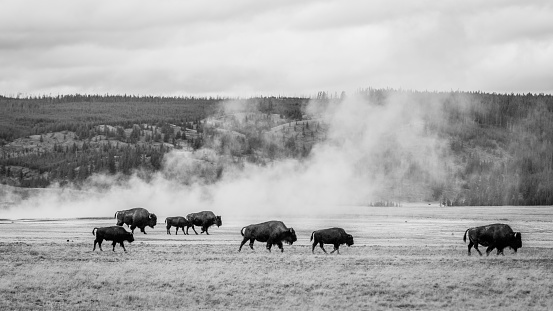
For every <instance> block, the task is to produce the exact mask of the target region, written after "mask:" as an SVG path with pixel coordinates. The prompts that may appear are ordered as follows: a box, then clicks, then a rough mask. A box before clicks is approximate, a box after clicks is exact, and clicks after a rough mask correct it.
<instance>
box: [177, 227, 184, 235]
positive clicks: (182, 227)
mask: <svg viewBox="0 0 553 311" xmlns="http://www.w3.org/2000/svg"><path fill="white" fill-rule="evenodd" d="M181 229H182V234H184V226H182V227H181ZM177 231H179V230H177Z"/></svg>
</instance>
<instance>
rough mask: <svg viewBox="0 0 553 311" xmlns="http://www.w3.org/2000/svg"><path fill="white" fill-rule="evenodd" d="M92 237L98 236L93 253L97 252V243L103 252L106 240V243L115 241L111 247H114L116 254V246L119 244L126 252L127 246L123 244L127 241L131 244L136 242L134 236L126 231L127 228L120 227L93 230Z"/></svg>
mask: <svg viewBox="0 0 553 311" xmlns="http://www.w3.org/2000/svg"><path fill="white" fill-rule="evenodd" d="M94 230H96V234H94ZM92 235H95V236H96V239H94V248H93V249H92V251H95V250H96V243H98V247H100V250H101V251H102V250H103V249H102V242H103V241H104V240H106V241H113V243H111V245H113V251H114V252H115V244H117V243H119V245H121V247H122V248H123V250H124V251H125V252H126V251H127V250H126V249H125V245H124V244H123V242H124V241H127V242H129V243H132V241H134V236H133V234H132V233H130V232H128V231H127V230H125V228H122V227H118V226H111V227H103V228H94V229H92Z"/></svg>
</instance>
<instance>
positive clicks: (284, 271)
mask: <svg viewBox="0 0 553 311" xmlns="http://www.w3.org/2000/svg"><path fill="white" fill-rule="evenodd" d="M360 210H363V211H364V212H363V213H361V214H360V213H359V212H356V213H355V214H347V213H342V214H341V215H340V216H339V218H332V217H328V218H321V217H319V218H317V219H313V218H311V217H302V218H295V219H294V221H292V219H290V220H286V223H290V222H291V223H293V225H294V228H295V229H296V232H297V234H298V241H297V242H296V243H295V244H294V245H292V246H288V245H285V250H284V253H280V252H275V251H273V252H272V253H268V252H267V251H266V250H265V248H264V247H263V245H256V249H255V251H251V250H250V249H249V248H247V249H244V250H242V252H241V253H238V252H237V249H238V246H239V243H240V240H241V236H240V228H241V226H242V225H244V224H248V223H250V219H240V218H233V219H232V220H231V221H228V222H226V224H225V225H224V226H222V227H221V228H217V230H216V231H214V232H213V233H212V234H211V235H210V236H206V235H200V236H196V235H191V236H184V235H178V236H177V235H170V236H169V235H167V234H166V232H165V231H166V230H165V228H164V227H163V226H159V227H156V228H155V229H153V230H150V231H149V232H148V235H142V234H139V235H136V236H135V239H136V240H135V241H134V242H133V243H132V244H127V245H126V247H127V252H126V253H125V252H123V251H122V250H121V249H120V248H116V251H115V252H112V251H111V250H110V247H107V249H106V248H105V250H104V251H103V252H100V251H99V250H98V249H97V250H96V251H95V252H93V251H92V247H93V239H94V236H93V235H91V233H90V231H91V230H92V228H93V227H98V226H105V225H109V224H111V225H112V224H113V222H114V220H113V219H111V218H110V219H80V220H63V221H59V222H58V221H46V222H40V221H38V222H26V221H21V222H19V221H16V222H15V223H11V222H10V223H6V222H4V223H2V224H1V225H0V277H1V278H2V282H0V309H9V310H29V309H33V310H49V309H87V310H116V309H120V308H125V309H152V310H154V309H176V308H183V309H202V308H214V309H225V310H244V309H264V310H266V309H269V310H271V309H279V310H282V309H287V310H288V309H289V310H292V309H296V310H336V309H347V310H369V309H370V310H389V309H403V308H407V309H424V310H461V309H462V310H466V309H501V310H549V309H551V308H553V295H552V292H551V291H552V288H553V283H552V282H553V281H552V280H553V262H552V261H551V259H550V258H551V256H553V251H552V248H551V246H552V244H551V243H552V240H551V228H550V227H548V226H546V225H545V224H544V222H543V221H542V219H543V218H548V217H550V216H551V209H550V208H515V207H513V208H506V209H503V208H493V207H488V208H486V207H484V208H476V207H474V208H472V207H467V208H465V209H463V210H461V209H457V210H455V211H452V209H444V208H439V207H437V206H433V207H425V206H409V207H400V208H390V209H386V211H383V210H382V208H377V207H374V208H368V209H367V208H362V209H360ZM223 217H225V215H223ZM160 218H163V217H160ZM504 218H505V219H504ZM507 218H508V219H507ZM499 219H504V220H503V221H508V222H509V223H510V224H511V225H512V226H513V228H516V230H521V231H523V248H522V249H520V250H519V252H518V253H517V254H516V255H515V254H511V252H510V251H509V250H506V251H505V256H495V255H490V256H489V257H486V256H483V257H480V256H470V257H469V256H467V253H466V252H467V245H466V244H464V243H463V241H462V234H463V232H464V230H466V229H467V228H468V227H471V226H474V225H476V224H478V225H480V224H485V223H487V222H496V221H499ZM352 220H355V221H352ZM329 223H340V224H341V225H342V226H344V227H345V228H347V231H348V233H351V234H352V235H353V236H354V239H355V244H354V245H353V246H351V247H344V248H343V249H341V252H340V255H324V254H322V252H321V253H316V254H315V255H312V254H311V246H310V243H309V236H310V233H311V231H312V230H315V229H321V228H325V227H327V226H328V224H329ZM66 239H69V240H67V241H66ZM261 244H262V243H261Z"/></svg>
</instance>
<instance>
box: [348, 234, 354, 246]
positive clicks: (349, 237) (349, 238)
mask: <svg viewBox="0 0 553 311" xmlns="http://www.w3.org/2000/svg"><path fill="white" fill-rule="evenodd" d="M346 245H347V246H352V245H353V236H352V235H351V234H348V235H347V236H346Z"/></svg>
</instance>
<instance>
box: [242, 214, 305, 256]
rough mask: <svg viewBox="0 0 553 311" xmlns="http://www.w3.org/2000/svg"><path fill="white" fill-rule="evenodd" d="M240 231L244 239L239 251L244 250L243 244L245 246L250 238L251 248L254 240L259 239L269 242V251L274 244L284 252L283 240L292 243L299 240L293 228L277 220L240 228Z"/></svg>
mask: <svg viewBox="0 0 553 311" xmlns="http://www.w3.org/2000/svg"><path fill="white" fill-rule="evenodd" d="M240 233H241V234H242V236H243V237H244V239H243V240H242V243H241V244H240V248H239V249H238V251H241V250H242V246H244V244H246V242H247V241H248V240H249V241H250V248H251V249H253V242H254V241H255V240H257V241H259V242H267V249H268V250H269V252H270V251H271V247H272V246H273V245H277V246H278V248H280V251H281V252H284V248H283V247H282V242H286V243H288V244H290V245H292V244H293V243H294V242H296V241H297V240H298V238H297V237H296V232H295V231H294V229H293V228H287V227H286V226H285V225H284V223H283V222H282V221H276V220H273V221H267V222H264V223H260V224H255V225H249V226H246V227H244V228H242V230H240Z"/></svg>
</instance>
